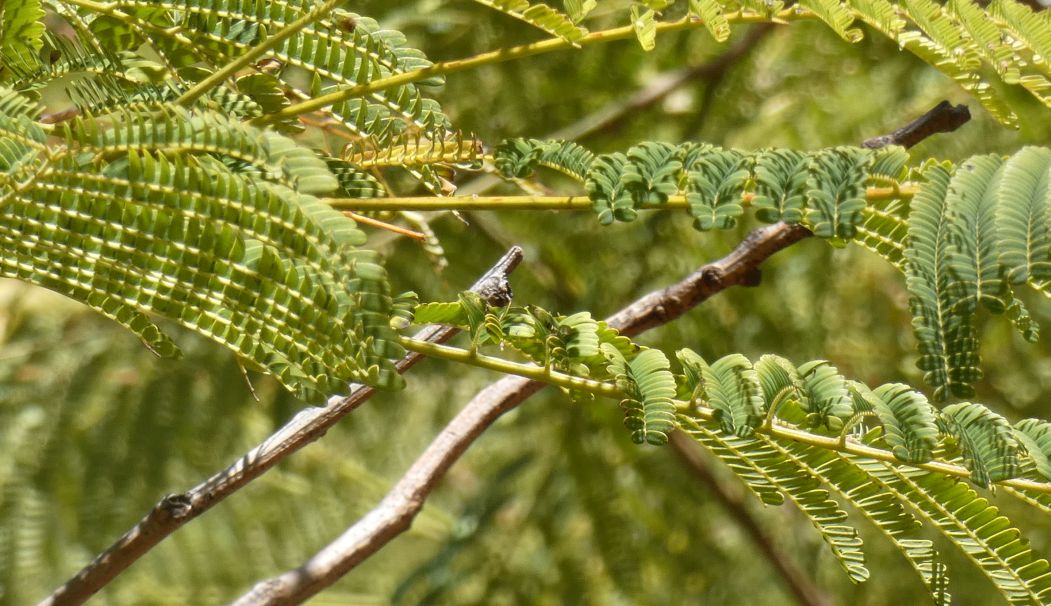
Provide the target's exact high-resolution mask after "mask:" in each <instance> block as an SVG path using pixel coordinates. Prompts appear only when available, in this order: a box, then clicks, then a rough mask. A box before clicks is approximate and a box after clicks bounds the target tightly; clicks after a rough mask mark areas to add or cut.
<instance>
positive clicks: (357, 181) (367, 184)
mask: <svg viewBox="0 0 1051 606" xmlns="http://www.w3.org/2000/svg"><path fill="white" fill-rule="evenodd" d="M324 160H325V164H326V165H328V170H329V171H330V172H331V173H332V174H333V175H335V177H336V181H337V182H339V194H340V195H341V196H346V197H348V198H381V197H383V196H385V195H386V193H387V192H386V190H385V189H384V188H383V185H382V184H381V183H380V182H379V181H378V180H377V179H376V177H374V176H372V175H371V174H370V173H367V172H365V171H363V170H361V169H359V168H358V167H357V166H354V165H353V164H351V163H350V162H347V161H345V160H340V159H339V158H324Z"/></svg>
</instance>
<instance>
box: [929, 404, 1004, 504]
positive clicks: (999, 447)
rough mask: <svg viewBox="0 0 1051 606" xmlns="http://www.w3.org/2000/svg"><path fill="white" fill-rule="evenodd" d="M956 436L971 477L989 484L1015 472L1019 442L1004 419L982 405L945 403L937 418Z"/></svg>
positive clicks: (980, 483)
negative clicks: (948, 404)
mask: <svg viewBox="0 0 1051 606" xmlns="http://www.w3.org/2000/svg"><path fill="white" fill-rule="evenodd" d="M939 421H940V423H941V424H942V425H943V427H944V431H945V433H947V434H949V435H951V436H953V437H954V438H956V440H957V442H958V443H959V447H960V450H961V451H962V452H963V458H964V462H965V463H966V464H967V468H968V469H970V471H971V480H972V481H973V482H974V483H975V484H978V485H979V486H983V487H988V486H989V484H990V483H992V482H999V481H1000V480H1003V479H1005V478H1010V477H1014V476H1015V475H1016V473H1017V471H1018V442H1017V440H1015V434H1014V431H1013V430H1012V428H1011V426H1010V425H1009V424H1008V423H1007V420H1006V419H1004V418H1003V417H1001V416H1000V415H998V414H996V413H994V412H993V411H991V410H989V409H988V408H986V407H984V406H980V405H978V404H971V403H969V402H963V403H960V404H952V405H950V406H946V407H945V409H944V410H943V411H942V413H941V415H940V417H939Z"/></svg>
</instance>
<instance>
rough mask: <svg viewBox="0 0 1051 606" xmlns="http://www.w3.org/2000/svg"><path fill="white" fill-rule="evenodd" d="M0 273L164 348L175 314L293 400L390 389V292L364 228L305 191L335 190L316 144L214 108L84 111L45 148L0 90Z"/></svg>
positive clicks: (24, 108) (169, 347)
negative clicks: (367, 387)
mask: <svg viewBox="0 0 1051 606" xmlns="http://www.w3.org/2000/svg"><path fill="white" fill-rule="evenodd" d="M0 99H3V101H2V102H0V137H2V138H0V150H2V151H0V163H2V164H3V168H4V172H3V173H0V195H2V196H3V202H4V204H3V206H2V208H0V246H2V247H3V248H4V250H5V251H7V252H6V253H5V254H4V255H3V262H2V264H0V271H2V273H3V274H4V275H5V276H10V277H17V278H20V279H23V280H26V281H29V282H33V283H36V284H40V285H42V286H46V287H48V288H51V289H53V290H57V291H58V292H61V293H63V294H66V295H68V296H70V297H73V298H75V299H77V300H79V301H81V302H83V303H85V304H87V305H89V306H91V307H93V308H95V309H97V310H99V311H101V312H102V313H104V314H105V315H107V316H108V317H111V318H113V319H115V320H117V321H118V322H120V323H122V324H124V325H125V326H127V327H128V328H130V329H131V330H133V331H135V332H136V333H137V334H138V335H139V336H140V337H142V338H143V340H144V341H145V342H146V343H147V344H148V345H149V346H150V347H151V348H152V349H153V350H154V351H156V352H157V353H160V354H163V355H174V354H175V353H176V350H175V348H174V345H173V344H172V343H171V341H170V340H169V339H167V337H165V336H164V335H163V334H162V333H161V332H160V331H159V330H158V329H157V327H156V326H154V325H153V324H152V322H150V321H149V320H148V319H147V317H146V316H145V315H144V314H146V313H153V314H158V315H161V316H165V317H168V318H171V319H173V320H175V321H176V322H178V323H180V324H182V325H184V326H186V327H189V328H191V329H193V330H195V331H197V332H200V333H202V334H205V335H207V336H208V337H210V338H212V339H213V340H215V341H217V342H219V343H221V344H223V345H225V346H227V347H229V348H230V349H232V350H234V351H235V352H236V353H237V354H238V355H239V356H241V357H242V358H243V359H245V360H246V361H248V362H249V363H251V364H252V365H253V366H257V367H260V368H262V369H266V370H268V371H270V372H272V373H273V374H274V375H275V376H277V378H278V379H279V380H280V381H281V382H282V383H283V384H285V385H286V386H287V387H289V388H290V389H292V390H294V391H295V392H296V393H297V394H298V395H299V396H300V397H302V398H306V399H315V400H316V399H319V398H320V397H321V396H324V395H328V394H331V393H335V392H338V391H341V390H343V389H345V384H346V382H348V381H359V382H363V383H369V384H373V385H377V386H384V387H395V386H397V385H398V384H399V381H400V377H399V376H398V375H397V374H396V373H395V372H394V371H393V367H392V366H391V364H390V362H389V358H392V357H396V356H399V355H401V350H400V348H399V347H398V346H397V345H396V344H394V342H393V333H392V331H391V329H390V326H389V322H390V317H391V314H392V309H391V308H392V302H391V297H390V294H389V287H388V286H387V283H386V279H385V275H384V271H383V268H382V267H381V266H380V265H379V264H378V260H377V258H376V257H375V255H374V254H373V253H371V252H369V251H364V250H360V249H358V248H357V247H358V246H360V245H361V244H362V243H363V242H364V236H363V234H362V233H361V232H359V231H358V230H357V229H356V228H355V226H354V224H353V222H351V221H349V220H348V219H346V218H344V217H342V216H341V215H340V214H339V213H338V212H335V211H333V210H332V209H330V208H329V207H328V206H327V205H324V204H322V203H321V202H320V201H318V200H317V199H316V198H314V197H312V196H311V195H310V193H322V192H327V191H330V190H332V189H334V188H335V187H336V186H337V181H336V179H335V177H333V175H332V174H331V173H330V172H329V170H328V168H327V166H326V164H325V163H324V162H323V161H322V160H321V159H320V158H317V157H316V156H315V155H314V154H313V153H312V152H310V151H309V150H306V149H304V148H302V147H299V146H298V145H297V144H295V143H294V142H293V141H292V140H290V139H287V138H285V137H282V136H280V135H277V134H276V133H273V132H268V131H261V130H258V129H255V128H253V127H250V126H246V125H244V124H243V123H240V122H237V121H233V120H230V119H229V118H227V117H225V116H221V115H218V114H212V113H208V112H194V111H190V110H185V109H181V108H177V107H168V108H166V110H165V112H164V113H162V114H157V113H156V112H152V113H150V114H148V115H147V114H136V113H135V112H131V111H128V112H125V113H123V114H121V117H122V120H121V121H120V122H118V123H117V124H114V125H110V126H108V127H105V126H103V124H101V123H100V122H99V121H98V120H97V119H96V118H94V117H92V116H90V115H89V116H84V117H82V118H80V119H77V120H75V121H74V122H73V123H72V124H70V125H69V127H68V128H67V129H66V130H67V137H66V146H65V147H57V148H48V149H46V150H45V149H42V143H43V142H44V137H43V131H42V130H41V128H40V127H39V125H37V124H36V123H35V122H33V121H32V118H31V116H33V115H34V111H35V110H34V109H33V108H32V106H31V105H30V104H28V103H27V102H25V101H24V100H22V99H20V97H19V96H18V95H15V94H13V93H11V92H8V91H4V92H2V93H0Z"/></svg>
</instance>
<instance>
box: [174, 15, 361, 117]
mask: <svg viewBox="0 0 1051 606" xmlns="http://www.w3.org/2000/svg"><path fill="white" fill-rule="evenodd" d="M341 2H343V0H328V2H325V3H324V4H322V5H320V6H318V7H317V8H315V9H314V10H312V11H310V12H309V13H307V14H305V15H303V16H302V17H300V18H299V19H296V20H295V21H293V22H292V23H289V24H288V25H286V26H284V27H282V28H281V29H280V30H278V32H277V33H276V34H272V35H270V36H269V37H267V38H266V40H263V41H262V42H260V43H259V44H256V45H255V46H253V47H252V48H251V49H249V50H248V52H246V53H245V54H243V55H241V56H240V57H238V58H237V59H234V60H233V61H231V62H229V63H227V64H226V65H224V66H223V67H222V69H220V70H218V71H216V72H215V73H213V74H212V75H211V76H208V77H207V78H205V79H204V80H201V81H200V82H198V83H197V84H196V85H194V87H193V88H191V89H190V90H188V91H186V92H185V93H183V94H182V95H180V96H179V98H178V99H176V100H175V102H176V103H178V104H179V105H182V106H184V107H188V106H190V105H193V102H194V101H196V100H197V99H199V98H200V97H201V95H203V94H205V93H207V92H208V91H210V90H212V89H213V88H215V87H216V86H218V85H219V84H220V83H221V82H222V81H223V80H225V79H227V78H229V77H230V76H232V75H234V74H235V73H237V72H238V71H240V70H241V69H244V68H245V67H247V66H248V65H249V64H251V63H252V62H253V61H255V60H256V59H259V58H260V57H262V56H263V55H265V54H266V53H267V51H269V50H270V49H272V48H274V47H276V46H277V45H278V44H281V43H282V42H284V41H285V40H287V39H288V38H289V37H290V36H292V35H293V34H295V33H296V32H298V31H299V30H301V29H303V28H304V27H306V26H308V25H310V24H311V23H313V22H315V21H317V20H318V19H320V18H321V17H323V16H325V15H326V14H328V12H329V11H331V10H332V9H333V8H334V7H335V6H336V5H337V4H340V3H341Z"/></svg>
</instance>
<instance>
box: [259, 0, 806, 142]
mask: <svg viewBox="0 0 1051 606" xmlns="http://www.w3.org/2000/svg"><path fill="white" fill-rule="evenodd" d="M811 18H814V14H813V13H811V12H810V11H805V10H804V11H799V10H796V9H794V8H793V9H786V10H784V11H781V13H779V14H778V15H777V16H776V17H765V16H763V15H758V14H745V13H743V12H742V11H737V12H734V13H730V14H728V15H726V20H727V21H728V22H730V23H769V22H771V21H774V22H777V23H784V22H786V21H797V20H800V19H811ZM703 25H704V23H703V22H702V21H701V20H700V19H696V18H694V17H685V18H683V19H679V20H678V21H671V22H665V23H658V24H657V32H658V33H663V32H674V31H680V30H685V29H691V28H696V27H701V26H703ZM634 36H635V27H634V26H632V25H625V26H623V27H615V28H613V29H607V30H602V31H597V32H591V33H590V34H587V35H585V36H584V37H582V38H580V39H578V40H575V41H572V42H571V41H569V40H566V39H564V38H549V39H547V40H541V41H540V42H533V43H532V44H522V45H519V46H512V47H510V48H503V49H500V50H495V51H490V52H487V53H481V54H479V55H475V56H473V57H465V58H463V59H455V60H452V61H442V62H440V63H435V64H433V65H431V66H429V67H424V68H420V69H415V70H412V71H408V72H404V73H401V74H397V75H394V76H389V77H387V78H380V79H378V80H373V81H372V82H369V83H367V84H359V85H357V86H351V87H349V88H344V89H340V90H337V91H334V92H331V93H329V94H327V95H322V96H320V97H315V98H313V99H310V100H309V101H303V102H302V103H296V104H295V105H290V106H288V107H286V108H284V109H283V110H281V111H279V112H276V113H273V114H268V115H266V116H261V117H259V118H256V119H255V120H253V121H252V123H253V124H257V125H258V124H271V123H274V122H278V121H281V120H284V119H287V118H291V117H293V116H298V115H300V114H306V113H310V112H313V111H317V110H320V109H323V108H325V107H328V106H329V105H332V104H334V103H339V102H340V101H346V100H347V99H353V98H355V97H362V96H364V95H367V94H370V93H375V92H378V91H381V90H386V89H388V88H393V87H395V86H402V85H404V84H409V83H411V82H416V81H418V80H423V79H426V78H431V77H434V76H444V75H447V74H451V73H454V72H459V71H463V70H466V69H471V68H474V67H479V66H482V65H489V64H492V63H502V62H504V61H512V60H514V59H522V58H524V57H532V56H534V55H540V54H543V53H550V52H553V51H558V50H564V49H567V48H573V47H579V46H588V45H591V44H598V43H601V42H611V41H614V40H624V39H627V38H633V37H634Z"/></svg>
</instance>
